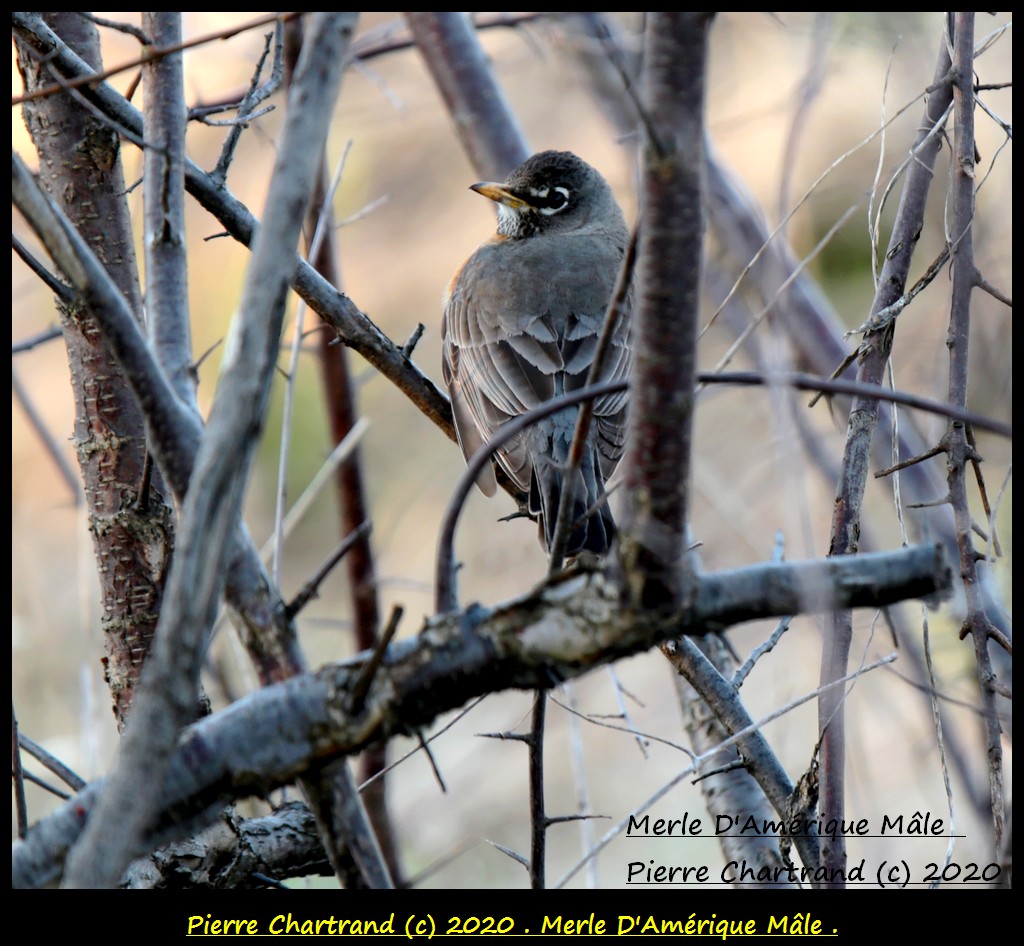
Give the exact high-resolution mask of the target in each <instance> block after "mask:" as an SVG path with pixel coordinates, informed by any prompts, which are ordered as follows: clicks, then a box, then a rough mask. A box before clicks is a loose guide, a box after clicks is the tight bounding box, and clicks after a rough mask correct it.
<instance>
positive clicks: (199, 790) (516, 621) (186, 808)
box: [13, 546, 950, 887]
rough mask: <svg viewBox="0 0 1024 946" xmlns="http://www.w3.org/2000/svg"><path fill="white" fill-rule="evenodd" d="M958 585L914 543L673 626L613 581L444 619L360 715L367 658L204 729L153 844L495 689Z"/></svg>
mask: <svg viewBox="0 0 1024 946" xmlns="http://www.w3.org/2000/svg"><path fill="white" fill-rule="evenodd" d="M949 583H950V574H949V570H948V568H947V566H946V564H945V563H944V561H943V557H942V552H941V549H939V548H938V547H936V546H913V547H911V548H908V549H902V550H900V551H896V552H887V553H878V554H873V555H860V556H847V557H843V558H842V559H837V560H834V561H809V562H797V563H790V564H781V565H776V564H772V565H757V566H753V567H751V568H745V569H737V570H734V571H726V572H719V573H714V574H710V575H705V576H702V577H701V580H700V582H699V583H698V584H697V586H696V589H695V592H694V594H693V596H692V597H691V599H690V600H689V601H688V602H687V603H686V604H685V606H684V607H683V608H681V609H679V610H677V611H674V612H666V613H664V614H662V615H661V616H660V617H658V616H652V615H651V614H650V613H649V612H645V611H631V610H628V609H623V608H622V606H621V603H620V601H619V594H618V588H617V585H616V584H614V583H612V582H609V581H608V580H607V579H606V578H604V577H603V576H602V575H600V574H580V575H575V576H570V577H567V578H565V579H564V580H561V581H556V582H554V583H552V584H549V585H546V586H545V587H543V588H541V589H540V590H539V591H537V592H536V593H534V594H531V595H528V596H526V597H523V598H520V599H516V600H514V601H511V602H508V603H506V604H503V605H500V606H498V607H496V608H484V607H480V606H473V607H471V608H469V609H467V610H466V611H463V612H455V613H452V614H448V615H441V616H438V617H434V618H431V619H430V620H428V621H427V622H426V624H425V625H424V627H423V628H422V630H421V632H420V633H419V634H418V635H417V636H416V637H414V638H411V639H408V640H404V641H401V642H399V643H397V644H393V645H392V646H391V647H390V648H389V651H388V654H387V657H386V659H385V662H384V664H383V666H382V667H381V668H380V670H379V671H378V673H377V674H376V675H375V677H374V679H373V683H372V685H371V687H370V690H369V693H368V694H367V696H366V699H365V700H364V701H363V704H362V708H361V710H360V712H359V713H358V714H357V715H350V714H349V702H350V697H349V694H350V692H351V689H352V687H353V685H354V683H355V681H356V680H357V679H358V678H359V676H360V674H361V671H362V661H363V660H365V659H367V657H366V655H365V654H364V655H362V656H361V657H360V658H358V659H355V660H349V661H345V662H344V663H341V664H334V665H330V666H327V667H325V668H323V669H321V670H320V671H318V672H316V673H314V674H306V675H303V676H300V677H296V678H293V679H291V680H287V681H285V682H284V683H281V684H277V685H275V686H272V687H265V688H264V689H262V690H260V691H258V692H256V693H253V694H251V695H250V696H247V697H245V698H243V699H242V700H239V701H238V702H236V703H234V704H232V705H231V706H230V707H228V708H227V709H226V710H224V711H223V712H221V713H218V714H217V715H216V716H212V717H209V718H208V719H206V720H202V721H200V722H199V723H197V724H195V725H194V726H192V727H191V728H190V729H189V730H188V731H187V732H186V733H185V735H184V737H183V739H182V742H181V744H180V746H179V749H178V753H177V755H176V756H175V757H174V758H175V759H176V760H177V761H176V762H173V761H172V764H171V765H170V766H169V768H168V770H167V775H166V779H165V781H164V782H163V790H162V792H160V793H158V794H157V793H155V794H157V798H156V801H157V805H158V810H159V812H160V817H159V820H158V822H156V826H155V827H154V828H153V829H152V830H151V833H150V835H149V836H148V837H147V843H148V844H150V845H152V846H156V845H159V844H162V843H166V842H167V841H168V840H170V839H171V838H172V837H177V836H182V835H184V834H187V833H189V832H190V830H193V829H194V828H195V825H196V819H203V818H206V817H208V814H207V813H208V812H213V811H216V810H219V807H220V806H221V805H222V804H223V803H224V802H226V801H229V800H231V799H235V798H241V797H245V796H247V795H250V794H262V793H265V792H267V791H269V790H270V789H272V788H274V787H276V786H279V785H283V784H286V783H288V782H290V781H292V780H293V779H295V778H297V777H299V776H301V775H303V774H304V773H305V772H307V771H308V770H309V769H310V767H311V766H319V765H322V764H323V762H324V761H325V760H327V759H330V758H333V757H335V756H340V755H348V754H352V753H354V752H358V751H361V750H362V749H363V748H365V747H366V746H368V745H372V744H374V743H377V742H380V741H382V740H385V739H388V738H391V737H392V736H395V735H399V734H409V733H414V732H416V731H417V730H418V729H420V728H421V727H423V726H426V725H427V724H429V723H430V722H431V721H432V720H434V719H435V718H436V717H437V716H438V715H439V714H441V713H443V712H445V711H446V710H449V709H453V708H455V707H458V706H461V705H463V704H464V703H465V702H467V701H468V700H470V699H472V698H473V697H475V696H479V695H482V694H484V693H490V692H494V691H497V690H502V689H507V688H518V689H537V688H547V687H550V686H551V685H552V684H553V683H554V682H555V681H557V680H563V679H569V678H572V677H577V676H580V675H581V674H583V673H586V672H587V671H588V670H590V669H592V668H594V667H595V666H598V665H600V664H603V663H608V662H611V661H614V660H618V659H620V658H622V657H626V656H629V655H631V654H635V653H640V652H642V651H645V650H647V649H649V648H650V647H651V646H653V645H654V644H656V643H658V642H659V641H662V640H668V639H671V638H675V637H679V636H680V635H683V634H687V635H689V634H694V633H700V632H702V631H711V630H718V629H721V628H724V627H726V626H729V625H731V624H734V623H736V622H738V621H747V620H756V619H758V618H763V617H779V616H782V615H786V614H793V613H796V612H798V611H802V610H817V609H828V608H833V607H878V606H881V605H883V604H886V603H890V602H892V601H895V600H902V599H903V598H905V597H906V596H907V595H908V594H909V595H930V594H934V593H938V592H941V591H942V590H944V589H946V588H948V587H949ZM691 682H692V681H691ZM99 790H100V783H96V784H94V785H91V786H90V787H89V788H88V789H86V790H85V791H84V792H82V793H80V794H79V795H77V796H76V797H75V799H74V800H73V801H72V802H71V803H69V804H68V805H65V806H64V807H62V808H61V809H60V810H59V811H57V812H56V813H55V814H54V815H52V816H51V817H49V818H46V819H44V820H43V821H42V822H40V823H39V824H38V825H36V826H35V827H34V828H33V829H32V830H31V831H30V832H29V836H28V838H27V839H26V840H25V841H23V842H17V843H16V844H15V845H14V849H13V882H14V886H16V887H22V886H40V885H44V884H47V883H50V882H51V881H52V880H53V878H54V877H55V876H56V875H57V874H58V873H59V871H60V865H61V862H62V861H63V858H64V856H65V854H66V851H67V849H68V847H69V846H70V845H71V844H73V843H74V840H75V838H76V837H77V835H78V833H79V832H80V831H81V830H82V826H83V822H84V821H85V820H86V819H88V818H90V817H91V814H90V813H91V811H92V808H93V805H94V804H95V798H96V795H97V793H98V792H99Z"/></svg>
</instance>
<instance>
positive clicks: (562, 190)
mask: <svg viewBox="0 0 1024 946" xmlns="http://www.w3.org/2000/svg"><path fill="white" fill-rule="evenodd" d="M555 191H556V193H559V194H561V195H562V196H563V197H564V198H565V200H563V201H562V203H561V204H560V205H559V206H557V207H541V208H540V212H541V213H542V214H544V216H545V217H550V216H552V215H553V214H557V213H561V212H562V211H563V210H565V208H566V207H568V206H569V189H568V188H567V187H556V188H555ZM537 196H538V197H547V196H548V189H547V188H546V187H545V188H544V192H543V193H541V194H538V195H537Z"/></svg>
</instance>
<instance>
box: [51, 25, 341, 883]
mask: <svg viewBox="0 0 1024 946" xmlns="http://www.w3.org/2000/svg"><path fill="white" fill-rule="evenodd" d="M354 24H355V17H354V15H334V16H331V15H325V16H317V17H314V19H313V22H312V25H311V28H310V33H311V36H310V40H309V44H308V46H307V49H306V50H305V51H304V54H303V57H302V58H301V60H300V63H299V68H298V75H297V77H296V81H295V83H294V85H293V87H292V91H291V95H290V97H289V99H290V100H289V109H288V115H287V118H286V121H285V128H284V132H283V135H282V141H281V146H280V150H279V153H278V158H277V162H276V165H275V169H274V175H273V180H272V183H271V188H270V196H269V199H268V204H267V210H266V214H265V216H264V218H263V222H262V225H261V229H260V234H259V237H258V238H257V241H256V244H255V247H254V251H253V260H252V265H251V266H250V269H249V273H248V276H247V279H246V284H245V288H244V290H243V295H242V301H241V305H240V315H239V317H238V318H237V319H236V321H235V324H234V325H233V326H232V335H231V340H230V346H229V347H230V350H229V353H228V356H227V358H226V368H225V370H224V372H223V374H222V379H221V382H220V384H219V385H218V390H217V395H216V399H215V402H214V406H213V409H212V411H211V414H210V422H209V426H208V429H207V432H206V436H205V438H204V440H203V443H202V445H201V447H200V449H199V452H198V454H197V456H196V465H195V471H194V476H193V478H192V482H191V484H190V488H189V491H188V494H187V496H186V498H185V504H184V508H183V511H182V518H181V534H180V535H181V538H180V542H179V544H178V549H177V554H176V556H175V559H174V562H173V564H172V566H171V574H170V578H169V581H168V589H167V595H166V598H165V602H164V608H163V610H162V612H161V615H160V625H159V627H160V629H161V631H162V633H160V634H158V636H157V641H156V646H155V648H154V650H153V656H152V659H151V660H150V661H149V663H148V664H147V667H146V671H145V678H144V680H145V683H144V686H143V689H142V692H141V694H140V697H139V700H138V705H137V707H136V710H135V719H134V725H133V726H132V727H131V728H130V729H129V730H128V733H127V735H126V738H125V741H124V743H123V746H122V753H121V758H120V761H119V763H118V767H117V769H115V771H114V774H113V775H112V776H111V778H110V780H109V782H108V784H107V787H106V789H105V791H104V792H103V794H102V796H101V798H100V801H99V805H98V807H97V810H96V812H95V817H94V818H93V819H92V821H91V823H90V824H89V826H88V827H87V829H86V831H85V833H84V835H83V837H82V839H81V842H80V844H79V845H78V846H76V847H75V849H74V850H73V851H72V853H71V856H70V858H69V861H68V871H67V875H66V877H65V884H66V885H67V886H71V887H75V886H90V887H94V886H113V885H115V884H116V883H117V881H118V880H119V879H120V877H121V875H122V873H123V872H124V870H125V869H126V868H127V866H128V863H129V862H130V861H131V860H132V858H133V857H134V856H135V855H136V854H137V853H138V848H137V845H138V844H139V843H140V841H141V838H142V835H143V833H144V831H145V830H146V828H147V826H148V825H149V824H150V823H151V820H152V818H153V815H154V814H155V811H156V804H155V802H156V799H155V798H154V797H153V795H152V794H151V793H147V792H146V791H144V790H142V784H143V783H146V784H152V782H153V781H156V782H160V781H162V778H163V773H164V772H165V771H166V767H167V766H168V765H169V764H170V754H169V750H170V748H171V747H172V746H173V744H174V742H175V741H176V740H177V737H178V732H179V730H180V728H181V727H182V726H183V725H184V724H185V723H186V722H187V719H188V714H189V712H190V710H191V707H192V705H193V702H194V694H195V689H196V685H197V683H198V676H199V666H200V661H201V657H202V653H203V649H204V642H205V639H206V636H207V634H208V633H209V629H210V628H211V627H212V625H213V620H214V617H215V616H216V608H217V604H218V602H219V599H220V593H221V590H222V588H223V585H224V567H225V565H226V563H227V555H228V552H229V550H230V548H231V540H232V537H233V536H234V534H235V530H236V529H237V526H238V515H239V511H240V509H241V503H242V496H243V492H244V488H245V484H246V479H247V477H246V474H247V472H248V468H249V464H250V462H251V459H252V456H253V453H254V451H255V447H256V442H257V435H258V433H259V430H260V428H261V427H262V424H263V414H264V408H265V405H266V400H267V396H268V394H269V390H270V380H271V377H272V375H273V371H274V365H275V358H276V354H277V347H278V337H279V335H280V330H281V324H282V321H283V318H284V303H285V298H286V294H287V291H288V286H289V283H290V278H291V273H292V267H291V259H292V257H291V255H290V254H292V253H294V247H295V245H296V243H297V241H298V236H299V231H300V227H301V222H302V214H303V211H304V210H305V207H306V203H307V202H308V200H309V194H310V191H311V188H312V183H313V180H314V176H315V174H316V172H317V171H318V169H319V156H320V149H321V148H322V145H323V141H324V139H325V137H326V129H327V123H325V122H324V121H323V120H322V116H323V115H325V114H327V113H329V112H330V111H331V109H332V107H333V104H334V98H335V95H336V93H337V90H338V87H339V85H340V81H341V64H342V60H343V57H344V49H345V46H346V45H347V43H348V40H349V38H350V34H351V31H352V29H353V27H354ZM282 251H284V252H282Z"/></svg>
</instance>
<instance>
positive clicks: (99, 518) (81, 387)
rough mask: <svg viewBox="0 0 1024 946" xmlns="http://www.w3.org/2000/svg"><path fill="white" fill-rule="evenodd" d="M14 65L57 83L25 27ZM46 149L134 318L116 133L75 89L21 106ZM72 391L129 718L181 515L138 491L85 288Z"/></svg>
mask: <svg viewBox="0 0 1024 946" xmlns="http://www.w3.org/2000/svg"><path fill="white" fill-rule="evenodd" d="M45 20H46V23H47V24H48V25H49V26H50V27H51V28H52V29H53V30H54V31H55V32H56V33H57V34H59V35H60V36H62V37H63V38H64V40H65V41H66V42H67V43H68V45H69V46H70V47H71V48H73V49H75V50H76V51H77V52H78V53H79V54H80V55H81V56H82V57H83V58H84V59H85V60H86V61H87V62H88V64H89V65H90V66H91V67H92V68H93V69H100V68H101V67H102V63H101V60H100V53H99V35H98V33H97V31H96V28H95V27H94V26H93V24H92V23H90V22H89V21H88V20H87V19H85V18H84V17H82V16H80V15H78V14H76V13H49V14H46V17H45ZM15 46H16V49H17V53H18V67H19V69H20V70H21V74H22V76H23V78H24V82H25V89H26V91H28V92H31V91H34V90H37V89H40V88H43V87H46V86H50V85H52V84H53V80H54V74H55V73H52V72H51V71H50V70H51V65H50V63H49V62H48V60H47V57H46V53H45V51H43V50H41V49H40V48H39V47H38V46H36V45H35V44H33V43H32V41H31V40H30V39H29V38H28V37H26V36H24V35H22V34H18V35H17V36H16V39H15ZM24 116H25V122H26V124H27V125H28V129H29V132H30V133H31V134H32V138H33V141H34V143H35V146H36V150H37V152H38V154H39V167H40V174H39V179H40V183H41V185H42V186H43V188H44V189H45V190H46V191H47V192H48V193H49V194H50V195H51V196H52V197H53V199H54V201H55V202H56V203H57V204H58V205H59V206H60V208H61V209H62V210H63V211H64V213H65V214H66V215H67V217H68V218H69V219H70V221H71V223H72V224H73V225H74V227H75V228H76V229H77V231H78V232H79V233H80V234H81V235H82V237H83V238H84V240H85V241H86V242H87V243H88V245H89V246H90V247H91V248H92V250H93V251H94V253H95V254H96V255H97V256H98V257H99V259H100V261H101V263H102V264H103V266H104V268H105V269H106V271H107V273H108V274H109V277H110V280H111V281H112V282H113V284H114V285H116V287H117V290H119V292H120V293H121V295H122V296H123V298H124V299H125V300H127V307H128V308H129V309H130V310H131V314H132V316H134V318H135V319H136V321H138V320H139V319H140V314H141V312H142V299H141V295H140V292H139V281H138V279H139V278H138V268H137V264H136V258H135V251H134V243H133V239H132V230H131V222H130V219H129V214H128V207H127V204H126V202H125V197H124V194H125V186H124V172H123V170H122V166H121V155H120V146H119V143H118V140H117V135H116V133H115V132H114V131H112V130H111V128H110V127H108V125H107V124H105V123H104V122H103V121H101V120H100V119H97V118H96V117H94V116H93V115H91V114H90V113H89V112H88V111H86V109H84V108H83V107H82V106H81V105H80V104H79V102H78V101H77V100H76V99H75V98H74V97H72V96H71V95H70V94H61V95H51V96H48V97H45V98H41V99H38V100H35V101H32V102H28V103H26V104H25V106H24ZM60 312H61V321H62V324H63V328H64V331H63V335H64V340H65V343H66V345H67V352H68V363H69V366H70V370H71V386H72V391H73V395H74V401H75V433H74V441H75V448H76V451H77V454H78V464H79V468H80V470H81V474H82V479H83V481H84V486H85V502H86V508H87V510H88V516H89V529H90V532H91V533H92V538H93V547H94V549H95V554H96V561H97V571H98V574H99V581H100V592H101V602H102V609H103V610H102V623H103V630H104V645H105V648H106V661H105V675H106V679H107V684H108V686H109V687H110V693H111V697H112V699H113V704H114V715H115V716H116V718H117V720H118V725H119V726H123V725H124V722H125V719H126V717H127V715H128V712H129V710H130V708H131V705H132V702H133V700H134V696H135V688H136V686H137V684H138V678H139V674H140V672H141V670H142V664H143V661H144V660H145V658H146V655H147V654H148V653H149V649H150V644H151V642H152V638H153V633H154V631H155V629H156V621H157V616H158V615H159V613H160V608H161V602H162V599H163V588H164V582H165V578H166V569H167V565H168V563H169V562H170V559H171V553H172V551H173V548H174V517H173V512H172V510H171V509H170V507H169V506H168V505H167V504H166V503H165V502H164V501H163V499H162V497H161V496H160V495H159V494H158V492H157V491H156V490H154V489H151V490H150V491H149V492H148V495H147V496H146V497H143V496H142V492H143V486H142V484H143V479H144V474H143V471H144V468H145V458H146V438H145V434H144V428H143V415H142V412H141V411H140V409H139V406H138V405H137V403H136V401H135V399H134V398H133V396H132V392H131V389H130V388H129V386H128V384H127V383H126V381H125V376H124V374H123V373H122V371H121V370H120V368H119V367H118V363H117V361H116V359H115V357H114V356H113V354H112V353H111V352H110V351H109V350H108V348H107V345H106V342H105V339H104V336H103V334H102V332H101V331H100V330H99V328H98V323H97V314H96V311H95V310H94V309H92V308H91V307H90V306H89V304H87V303H86V302H85V301H84V300H83V299H82V297H81V296H78V297H77V298H76V299H75V300H73V301H71V302H68V303H61V304H60Z"/></svg>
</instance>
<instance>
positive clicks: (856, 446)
mask: <svg viewBox="0 0 1024 946" xmlns="http://www.w3.org/2000/svg"><path fill="white" fill-rule="evenodd" d="M949 63H950V60H949V53H948V49H947V47H946V43H945V40H944V39H943V41H942V42H941V43H940V50H939V57H938V62H937V64H936V69H935V80H934V83H933V86H932V91H931V92H930V93H929V95H928V98H927V101H926V104H925V114H924V117H923V120H922V122H921V125H920V127H919V129H918V135H917V139H916V140H915V142H914V153H915V156H916V157H915V160H914V161H913V162H911V164H910V167H909V169H908V171H907V177H906V181H905V184H904V188H903V193H902V195H901V197H900V204H899V208H898V209H897V212H896V221H895V223H894V226H893V232H892V235H891V237H890V239H889V247H888V251H887V252H886V256H885V264H884V266H883V267H882V272H881V275H880V278H879V280H878V289H877V291H876V294H875V298H874V300H873V301H872V304H871V313H872V314H874V313H876V312H879V311H881V310H882V309H884V308H885V307H886V306H888V305H891V304H892V303H893V302H895V301H896V300H897V299H899V298H900V296H901V295H902V294H903V291H904V289H905V288H906V285H907V275H908V273H909V270H910V261H911V258H912V257H913V253H914V249H915V247H916V245H917V237H918V234H919V233H920V232H921V227H922V226H923V223H924V211H925V204H926V202H927V199H928V190H929V187H930V185H931V179H932V173H933V172H932V168H933V167H934V165H935V159H936V158H937V156H938V153H939V150H940V149H941V146H942V142H941V140H940V139H939V137H938V136H936V135H930V130H931V129H932V128H933V127H934V125H935V123H936V122H937V121H939V119H940V118H941V116H942V115H943V113H944V112H945V111H946V107H947V106H948V104H949V100H950V95H951V90H950V84H949V78H948V72H949ZM894 331H895V325H894V323H893V324H890V325H888V326H887V327H885V328H884V329H881V330H878V331H874V332H870V333H868V334H867V335H866V336H865V338H864V342H863V344H862V345H861V352H860V357H859V361H858V366H857V380H858V381H863V382H866V383H869V384H882V383H883V382H884V380H885V379H884V373H885V366H886V363H887V362H888V360H889V353H890V352H891V351H892V342H893V335H894ZM878 417H879V402H878V401H877V400H874V399H868V398H854V400H853V404H852V407H851V409H850V417H849V422H848V427H847V433H846V444H845V448H844V452H843V462H842V466H841V468H840V475H839V483H838V485H837V487H836V500H835V507H834V509H833V516H832V536H831V541H830V545H829V555H852V554H854V553H856V552H857V550H858V547H859V541H860V525H861V524H860V514H861V505H862V503H863V499H864V488H865V484H866V482H867V476H868V468H869V466H870V460H871V444H872V439H873V435H874V432H875V429H876V427H877V425H878ZM852 636H853V616H852V614H851V612H850V611H836V612H834V613H833V614H832V617H831V621H829V622H827V623H826V629H825V638H824V642H823V646H822V656H821V683H822V685H823V686H824V685H826V684H828V683H831V682H832V681H834V680H839V679H841V678H842V677H843V676H845V675H846V672H847V665H848V662H849V656H850V644H851V640H852ZM844 698H845V691H844V689H843V688H842V687H830V688H829V689H827V690H825V691H824V692H823V693H822V695H821V699H820V700H819V702H818V729H819V733H820V736H821V773H820V778H821V782H820V792H821V814H822V817H823V818H825V819H826V820H827V819H830V818H840V819H841V818H842V816H843V812H844V810H845V807H846V805H845V790H844V777H845V752H846V749H845V716H844V709H843V701H844ZM821 843H822V849H821V863H822V866H823V867H825V868H828V869H829V874H828V876H836V877H837V878H841V877H842V876H844V875H845V866H846V846H845V840H844V838H843V836H842V835H841V834H840V835H838V836H836V837H835V838H830V837H828V836H827V835H823V836H822V842H821ZM835 883H836V884H837V885H839V886H842V885H843V882H842V880H837V881H835Z"/></svg>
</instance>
